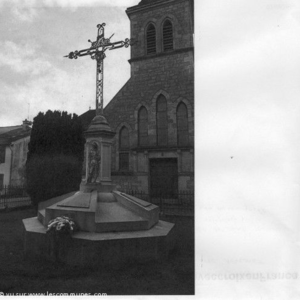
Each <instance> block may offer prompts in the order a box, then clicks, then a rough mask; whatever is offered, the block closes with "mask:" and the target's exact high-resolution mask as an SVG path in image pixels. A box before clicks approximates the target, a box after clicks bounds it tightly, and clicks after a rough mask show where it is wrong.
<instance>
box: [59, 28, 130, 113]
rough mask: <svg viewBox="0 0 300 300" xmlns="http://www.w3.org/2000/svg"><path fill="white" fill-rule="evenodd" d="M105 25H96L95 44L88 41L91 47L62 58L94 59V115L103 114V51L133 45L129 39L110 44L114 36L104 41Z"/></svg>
mask: <svg viewBox="0 0 300 300" xmlns="http://www.w3.org/2000/svg"><path fill="white" fill-rule="evenodd" d="M105 25H106V24H105V23H102V24H98V25H97V28H98V34H97V39H96V41H95V42H92V41H91V40H88V42H90V43H91V47H90V48H87V49H82V50H79V51H78V50H75V51H74V52H70V53H69V54H68V55H65V56H64V57H68V58H70V59H73V58H75V59H77V58H78V57H80V56H85V55H90V56H91V58H92V59H95V60H96V62H97V69H96V115H98V114H99V110H100V113H101V114H103V71H104V70H103V60H104V58H105V57H106V55H105V53H104V52H105V51H106V50H107V49H108V50H115V49H118V48H122V47H126V48H127V47H128V46H130V45H133V42H132V40H131V39H125V40H124V41H118V42H113V43H111V42H110V39H111V38H112V36H113V35H114V34H112V35H111V37H110V38H108V39H106V38H105V37H104V26H105Z"/></svg>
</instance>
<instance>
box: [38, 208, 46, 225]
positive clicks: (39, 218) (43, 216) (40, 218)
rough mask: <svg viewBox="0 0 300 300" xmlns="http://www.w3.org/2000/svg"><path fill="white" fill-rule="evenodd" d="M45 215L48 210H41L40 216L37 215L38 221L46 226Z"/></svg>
mask: <svg viewBox="0 0 300 300" xmlns="http://www.w3.org/2000/svg"><path fill="white" fill-rule="evenodd" d="M45 214H46V210H45V209H41V210H39V211H38V215H37V218H38V220H39V221H40V223H41V224H43V225H44V226H45V225H46V224H44V222H45Z"/></svg>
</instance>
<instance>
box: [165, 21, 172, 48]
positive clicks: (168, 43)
mask: <svg viewBox="0 0 300 300" xmlns="http://www.w3.org/2000/svg"><path fill="white" fill-rule="evenodd" d="M170 50H173V26H172V23H171V21H170V20H166V21H165V22H164V25H163V51H170Z"/></svg>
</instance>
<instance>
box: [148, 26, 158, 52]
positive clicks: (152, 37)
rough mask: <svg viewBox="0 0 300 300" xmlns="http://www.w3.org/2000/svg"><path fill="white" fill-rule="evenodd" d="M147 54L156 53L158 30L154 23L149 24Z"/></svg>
mask: <svg viewBox="0 0 300 300" xmlns="http://www.w3.org/2000/svg"><path fill="white" fill-rule="evenodd" d="M146 44H147V54H152V53H156V32H155V27H154V25H153V24H149V25H148V27H147V32H146Z"/></svg>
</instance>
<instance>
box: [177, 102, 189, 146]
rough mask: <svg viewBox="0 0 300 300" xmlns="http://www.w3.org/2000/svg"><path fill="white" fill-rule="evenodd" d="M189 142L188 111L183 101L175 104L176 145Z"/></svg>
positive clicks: (183, 144) (184, 144)
mask: <svg viewBox="0 0 300 300" xmlns="http://www.w3.org/2000/svg"><path fill="white" fill-rule="evenodd" d="M188 144H189V128H188V113H187V108H186V105H185V104H184V103H182V102H181V103H179V105H178V106H177V145H178V146H187V145H188Z"/></svg>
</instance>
